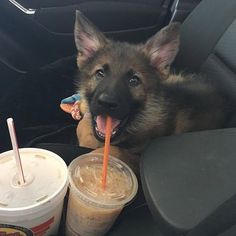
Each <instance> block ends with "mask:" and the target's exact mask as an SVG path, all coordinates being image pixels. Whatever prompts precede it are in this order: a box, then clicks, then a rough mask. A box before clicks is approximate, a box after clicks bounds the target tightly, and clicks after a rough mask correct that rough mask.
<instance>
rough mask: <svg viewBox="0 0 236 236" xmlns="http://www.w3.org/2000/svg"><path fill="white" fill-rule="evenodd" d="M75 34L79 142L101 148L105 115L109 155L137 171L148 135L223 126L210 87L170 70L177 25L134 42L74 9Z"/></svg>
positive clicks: (222, 110) (220, 100) (224, 110)
mask: <svg viewBox="0 0 236 236" xmlns="http://www.w3.org/2000/svg"><path fill="white" fill-rule="evenodd" d="M74 35H75V44H76V47H77V50H78V57H77V65H78V68H79V73H80V81H79V83H78V92H79V93H80V94H81V97H82V104H83V112H84V113H86V111H88V114H89V115H88V116H87V118H85V119H83V120H82V121H81V122H80V123H79V125H78V128H77V135H78V138H79V142H80V144H82V146H89V147H92V148H94V149H96V151H97V152H99V151H100V152H102V151H103V149H102V148H101V149H99V147H102V146H103V143H104V137H105V119H106V116H110V117H111V118H112V136H111V144H112V147H111V154H112V155H114V156H117V157H120V158H121V159H123V160H124V161H125V162H128V164H129V165H131V166H132V167H133V169H137V165H136V164H134V163H136V161H137V158H138V156H139V155H140V153H141V152H142V151H143V149H144V148H145V146H146V145H147V144H148V143H149V142H150V140H151V139H153V138H157V137H160V136H166V135H172V134H180V133H184V132H191V131H199V130H205V129H216V128H221V127H223V126H224V123H225V121H226V120H227V117H228V114H229V112H228V110H229V108H228V105H227V101H226V99H225V98H224V97H223V96H221V94H220V93H219V92H218V90H217V89H216V88H215V87H214V85H213V84H211V83H210V82H209V81H207V80H206V79H204V78H202V77H200V76H198V75H192V74H183V73H182V74H181V73H180V74H174V73H172V72H171V70H170V66H171V64H172V62H173V61H174V59H175V57H176V55H177V53H178V49H179V44H180V24H179V23H171V24H169V25H168V26H166V27H164V28H163V29H161V30H160V31H159V32H157V33H156V34H155V35H154V36H152V37H151V38H150V39H148V40H147V41H146V42H145V43H142V44H136V45H134V44H129V43H126V42H117V41H113V40H110V39H108V38H106V37H105V36H104V34H103V33H102V32H101V31H99V30H98V29H97V28H96V26H94V25H93V24H92V23H91V22H90V21H89V20H88V19H87V18H86V17H85V16H83V14H82V13H80V12H79V11H77V12H76V22H75V34H74ZM135 165H136V167H134V166H135Z"/></svg>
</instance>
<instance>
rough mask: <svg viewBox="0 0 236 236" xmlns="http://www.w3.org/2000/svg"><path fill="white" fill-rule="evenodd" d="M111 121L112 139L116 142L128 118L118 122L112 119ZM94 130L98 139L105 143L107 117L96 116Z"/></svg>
mask: <svg viewBox="0 0 236 236" xmlns="http://www.w3.org/2000/svg"><path fill="white" fill-rule="evenodd" d="M111 120H112V124H111V139H112V140H114V139H115V138H117V137H118V136H119V135H120V133H121V131H122V130H123V128H124V126H125V123H126V121H127V118H124V119H122V120H118V119H116V118H113V117H112V118H111ZM93 129H94V133H95V136H96V137H97V139H99V140H100V141H104V139H105V134H106V117H105V116H102V115H98V116H94V117H93Z"/></svg>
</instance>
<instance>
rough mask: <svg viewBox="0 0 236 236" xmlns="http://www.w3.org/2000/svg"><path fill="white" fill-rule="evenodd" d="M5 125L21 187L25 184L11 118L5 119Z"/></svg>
mask: <svg viewBox="0 0 236 236" xmlns="http://www.w3.org/2000/svg"><path fill="white" fill-rule="evenodd" d="M7 125H8V130H9V133H10V137H11V144H12V148H13V152H14V156H15V160H16V166H17V170H18V175H19V178H20V185H22V184H24V183H25V177H24V173H23V168H22V164H21V159H20V154H19V149H18V144H17V139H16V131H15V127H14V122H13V119H12V118H8V119H7Z"/></svg>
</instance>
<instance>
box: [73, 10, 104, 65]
mask: <svg viewBox="0 0 236 236" xmlns="http://www.w3.org/2000/svg"><path fill="white" fill-rule="evenodd" d="M74 37H75V44H76V47H77V50H78V53H79V54H78V59H77V62H78V65H79V66H80V64H81V63H82V62H84V61H85V60H87V59H88V58H90V57H91V56H93V55H94V53H95V52H96V51H97V50H99V49H100V48H102V47H104V45H105V44H106V41H107V40H106V38H105V36H104V35H103V33H102V32H100V31H99V30H98V29H97V28H96V27H95V26H94V25H93V24H92V23H91V22H90V21H89V20H88V19H87V18H86V17H85V16H84V15H83V14H82V13H81V12H80V11H78V10H76V20H75V29H74Z"/></svg>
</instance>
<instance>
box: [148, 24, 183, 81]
mask: <svg viewBox="0 0 236 236" xmlns="http://www.w3.org/2000/svg"><path fill="white" fill-rule="evenodd" d="M179 31H180V24H179V23H171V24H169V25H168V26H166V27H164V28H163V29H161V30H160V31H159V32H157V33H156V34H155V35H154V36H152V37H151V38H150V39H149V40H148V41H147V42H146V43H145V45H144V47H143V50H144V53H145V54H146V55H147V56H148V57H149V58H150V60H151V64H152V65H153V66H154V67H155V68H156V69H157V70H158V71H159V72H160V73H161V75H162V76H163V78H165V77H166V76H167V75H168V74H169V68H170V65H171V63H172V62H173V61H174V59H175V56H176V55H177V53H178V49H179Z"/></svg>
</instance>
